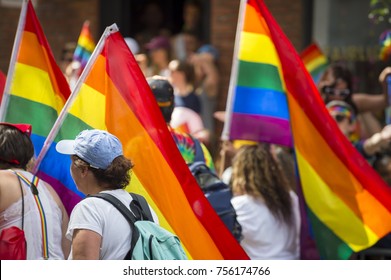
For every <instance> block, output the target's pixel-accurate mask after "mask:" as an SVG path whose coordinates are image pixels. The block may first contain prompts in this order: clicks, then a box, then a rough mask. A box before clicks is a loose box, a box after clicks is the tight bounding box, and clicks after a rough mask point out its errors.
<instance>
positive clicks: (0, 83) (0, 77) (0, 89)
mask: <svg viewBox="0 0 391 280" xmlns="http://www.w3.org/2000/svg"><path fill="white" fill-rule="evenodd" d="M5 80H6V77H5V75H4V73H3V72H1V71H0V104H1V100H2V99H3V93H4V86H5Z"/></svg>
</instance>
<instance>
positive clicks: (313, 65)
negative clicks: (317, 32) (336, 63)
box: [300, 43, 329, 84]
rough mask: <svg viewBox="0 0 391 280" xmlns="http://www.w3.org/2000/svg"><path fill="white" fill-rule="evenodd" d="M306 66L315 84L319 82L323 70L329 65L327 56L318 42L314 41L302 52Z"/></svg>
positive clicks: (301, 55)
mask: <svg viewBox="0 0 391 280" xmlns="http://www.w3.org/2000/svg"><path fill="white" fill-rule="evenodd" d="M300 57H301V60H302V61H303V63H304V65H305V68H307V70H308V72H310V74H311V76H312V79H313V80H314V82H315V84H317V83H318V82H319V79H320V77H321V75H322V74H323V72H324V71H325V70H326V68H327V67H328V65H329V62H328V59H327V57H326V56H325V55H324V54H323V52H322V51H321V49H320V48H319V46H318V45H317V44H316V43H312V44H311V45H309V46H308V47H307V48H306V49H304V50H303V51H302V52H301V54H300Z"/></svg>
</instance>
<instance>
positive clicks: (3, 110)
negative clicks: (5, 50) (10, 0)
mask: <svg viewBox="0 0 391 280" xmlns="http://www.w3.org/2000/svg"><path fill="white" fill-rule="evenodd" d="M26 14H27V0H24V1H23V4H22V9H21V11H20V17H19V22H18V27H17V29H16V35H15V41H14V46H13V48H12V54H11V60H10V64H9V66H8V72H7V79H6V81H5V86H4V94H3V99H2V102H1V105H0V122H4V120H5V117H6V114H7V109H8V103H9V97H10V88H11V83H12V80H13V78H14V74H15V65H16V58H17V56H18V53H19V49H20V41H21V40H22V34H23V31H24V26H25V24H26Z"/></svg>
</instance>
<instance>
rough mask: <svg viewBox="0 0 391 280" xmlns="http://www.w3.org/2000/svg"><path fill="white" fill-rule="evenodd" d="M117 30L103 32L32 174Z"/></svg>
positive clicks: (35, 171) (44, 145)
mask: <svg viewBox="0 0 391 280" xmlns="http://www.w3.org/2000/svg"><path fill="white" fill-rule="evenodd" d="M118 30H119V29H118V27H117V25H116V24H115V23H114V24H112V25H111V26H108V27H106V29H105V31H104V32H103V34H102V36H101V38H100V39H99V42H98V44H97V45H96V47H95V49H94V51H93V53H92V54H91V57H90V59H89V60H88V62H87V64H86V67H85V68H84V70H83V72H82V73H81V75H80V77H79V79H78V80H77V82H76V85H75V87H74V89H73V90H72V93H71V95H70V96H69V98H68V100H67V102H66V103H65V105H64V107H63V108H62V110H61V112H60V115H59V116H58V118H57V120H56V122H55V123H54V124H53V127H52V129H51V130H50V132H49V135H48V136H47V137H46V140H45V142H44V144H43V147H42V150H41V152H40V153H39V155H38V157H37V159H36V160H35V163H34V168H33V170H32V173H33V174H36V173H37V171H38V169H39V166H40V164H41V162H42V160H43V158H44V157H45V155H46V153H47V151H48V150H49V148H50V145H51V144H52V143H53V141H54V138H55V137H56V136H57V134H58V131H59V130H60V128H61V126H62V124H63V122H64V120H65V117H66V116H67V114H68V112H69V109H70V107H71V106H72V104H73V102H74V101H75V99H76V97H77V96H78V94H79V92H80V88H81V86H82V85H83V83H84V82H85V80H86V78H87V75H88V74H89V73H90V71H91V68H92V66H93V65H94V63H95V61H96V59H97V58H98V56H99V55H100V53H101V52H102V49H103V47H104V44H105V42H106V39H107V37H109V36H110V35H111V34H113V33H115V32H117V31H118Z"/></svg>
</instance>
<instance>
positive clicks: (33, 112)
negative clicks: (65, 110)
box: [5, 95, 57, 137]
mask: <svg viewBox="0 0 391 280" xmlns="http://www.w3.org/2000/svg"><path fill="white" fill-rule="evenodd" d="M56 119H57V111H56V110H55V109H54V108H52V107H49V106H47V105H45V104H42V103H37V102H34V101H31V100H28V99H25V98H23V97H19V96H15V95H10V97H9V104H8V109H7V114H6V116H5V121H6V122H10V123H28V124H31V125H32V127H33V133H34V134H36V135H39V136H43V137H46V136H47V135H48V134H49V132H50V130H51V128H52V126H53V124H54V122H55V121H56Z"/></svg>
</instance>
